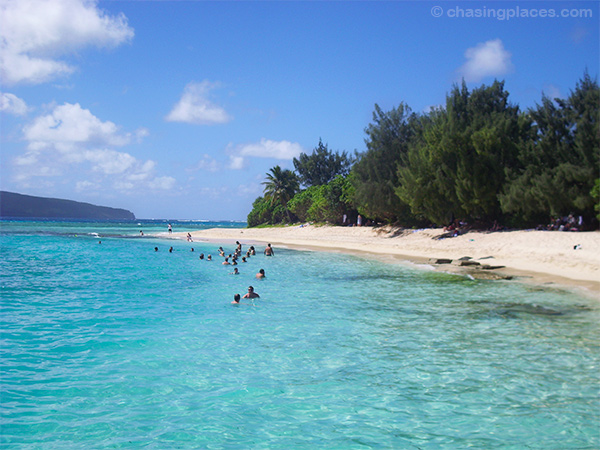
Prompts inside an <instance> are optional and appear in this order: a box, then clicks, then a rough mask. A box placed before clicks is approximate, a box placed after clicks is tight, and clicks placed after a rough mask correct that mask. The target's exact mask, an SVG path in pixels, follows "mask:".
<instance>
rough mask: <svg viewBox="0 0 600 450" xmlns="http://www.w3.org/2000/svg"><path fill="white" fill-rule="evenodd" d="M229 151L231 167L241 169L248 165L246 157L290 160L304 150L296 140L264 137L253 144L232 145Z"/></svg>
mask: <svg viewBox="0 0 600 450" xmlns="http://www.w3.org/2000/svg"><path fill="white" fill-rule="evenodd" d="M227 152H228V153H229V165H228V168H229V169H233V170H239V169H243V168H245V167H246V165H247V164H246V157H248V156H252V157H256V158H273V159H282V160H290V159H293V158H295V157H297V156H300V153H302V152H303V149H302V146H301V145H300V144H298V143H296V142H290V141H271V140H269V139H265V138H262V139H261V140H260V142H255V143H252V144H243V145H238V146H232V145H230V146H229V147H228V149H227Z"/></svg>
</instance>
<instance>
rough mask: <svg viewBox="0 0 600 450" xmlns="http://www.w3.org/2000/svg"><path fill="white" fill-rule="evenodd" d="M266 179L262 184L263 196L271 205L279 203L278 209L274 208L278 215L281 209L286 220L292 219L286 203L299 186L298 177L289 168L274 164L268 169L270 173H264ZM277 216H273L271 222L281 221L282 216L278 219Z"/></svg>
mask: <svg viewBox="0 0 600 450" xmlns="http://www.w3.org/2000/svg"><path fill="white" fill-rule="evenodd" d="M266 176H267V180H266V181H264V182H263V183H262V184H263V185H264V186H265V189H264V193H265V198H267V199H269V200H270V201H271V204H272V205H280V206H281V208H280V209H275V210H274V212H277V213H278V214H279V215H282V214H280V213H281V211H284V212H285V217H287V219H288V221H290V222H291V221H292V217H291V215H290V211H289V210H288V208H287V203H288V201H290V199H291V198H293V197H294V195H295V194H296V192H298V190H299V188H300V186H299V183H298V177H297V176H296V174H295V173H294V172H292V171H291V170H289V169H282V168H281V167H280V166H275V167H272V168H271V169H270V173H267V174H266ZM278 218H279V216H278V215H276V216H274V217H273V219H272V222H271V223H277V222H281V221H283V218H281V219H280V220H278Z"/></svg>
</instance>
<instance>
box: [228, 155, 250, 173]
mask: <svg viewBox="0 0 600 450" xmlns="http://www.w3.org/2000/svg"><path fill="white" fill-rule="evenodd" d="M244 167H246V160H245V159H244V157H243V156H237V155H230V156H229V164H228V165H227V168H228V169H231V170H241V169H243V168H244Z"/></svg>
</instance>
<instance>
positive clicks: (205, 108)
mask: <svg viewBox="0 0 600 450" xmlns="http://www.w3.org/2000/svg"><path fill="white" fill-rule="evenodd" d="M217 87H219V83H211V82H209V81H208V80H204V81H203V82H201V83H194V82H192V83H189V84H188V85H187V86H186V87H185V89H184V91H183V94H182V95H181V99H180V100H179V102H177V104H176V105H175V106H174V107H173V109H172V110H171V112H170V113H169V114H168V115H167V116H166V117H165V120H167V121H168V122H185V123H191V124H196V125H211V124H216V123H226V122H229V121H230V120H231V117H230V116H229V115H228V114H227V112H226V111H225V110H224V109H223V108H222V107H220V106H218V105H215V104H214V103H212V102H211V101H210V100H209V99H208V96H209V94H210V91H212V90H213V89H216V88H217Z"/></svg>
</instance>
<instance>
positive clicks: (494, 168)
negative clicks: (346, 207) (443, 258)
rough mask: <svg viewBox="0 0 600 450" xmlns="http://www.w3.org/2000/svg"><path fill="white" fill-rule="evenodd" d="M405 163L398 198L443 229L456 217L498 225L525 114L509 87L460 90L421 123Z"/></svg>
mask: <svg viewBox="0 0 600 450" xmlns="http://www.w3.org/2000/svg"><path fill="white" fill-rule="evenodd" d="M421 124H422V127H421V132H420V133H419V134H418V135H415V136H414V138H413V139H412V141H411V142H410V145H409V146H408V151H407V153H406V155H405V157H404V161H403V162H401V163H400V164H398V169H397V176H398V184H397V188H396V190H395V192H396V194H397V195H398V197H399V198H400V199H402V200H403V201H404V202H405V203H406V204H408V205H410V208H411V211H412V213H413V214H422V215H423V216H425V217H426V218H427V219H428V220H430V221H432V222H434V223H437V224H447V223H449V222H451V221H452V220H453V218H454V217H460V218H465V219H467V220H468V221H475V220H478V221H484V222H492V221H493V220H495V219H498V218H500V217H501V215H502V211H501V208H500V202H499V201H498V192H499V191H500V190H501V189H502V187H503V186H504V182H505V171H506V169H507V168H510V167H512V166H514V164H515V160H516V156H517V153H518V146H519V144H520V142H521V140H522V138H521V135H522V128H521V127H520V123H519V109H518V107H517V106H514V105H512V104H510V103H509V101H508V92H507V91H506V90H505V89H504V83H502V82H499V81H496V82H494V83H493V84H492V85H491V86H481V87H480V88H477V89H474V90H473V91H471V92H469V90H468V89H467V86H466V84H465V83H464V82H463V83H462V85H461V86H458V85H455V86H454V88H453V89H452V91H451V93H450V94H449V95H448V96H447V98H446V106H445V108H439V109H437V110H435V111H433V112H431V113H430V114H429V116H428V117H427V119H426V120H422V121H421Z"/></svg>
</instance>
